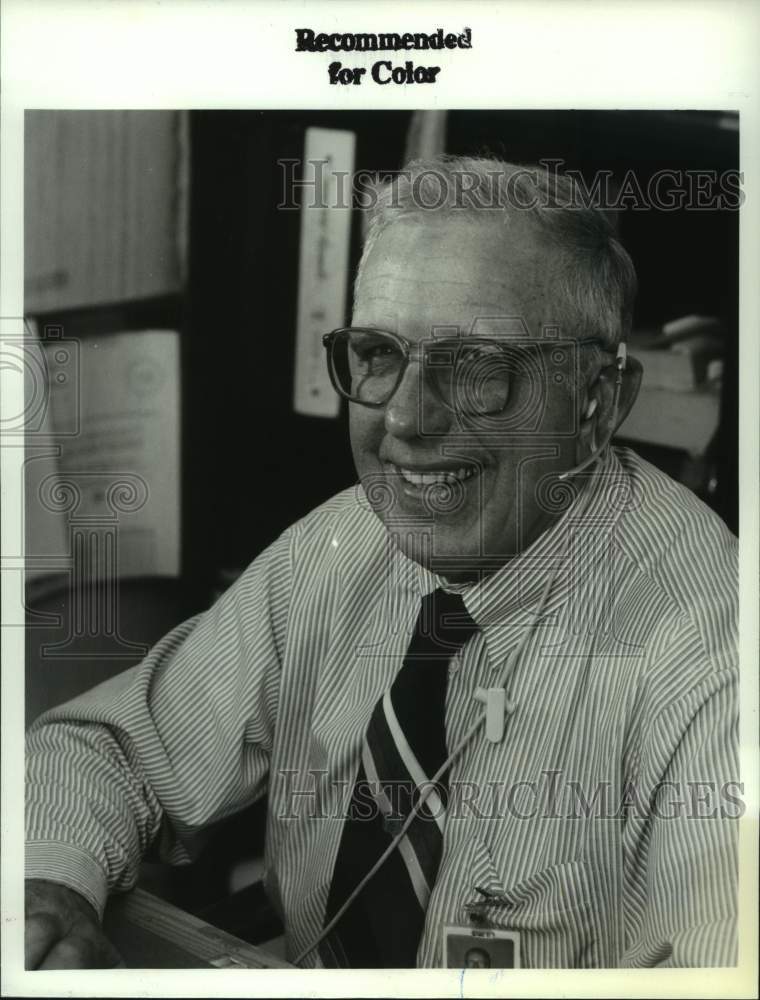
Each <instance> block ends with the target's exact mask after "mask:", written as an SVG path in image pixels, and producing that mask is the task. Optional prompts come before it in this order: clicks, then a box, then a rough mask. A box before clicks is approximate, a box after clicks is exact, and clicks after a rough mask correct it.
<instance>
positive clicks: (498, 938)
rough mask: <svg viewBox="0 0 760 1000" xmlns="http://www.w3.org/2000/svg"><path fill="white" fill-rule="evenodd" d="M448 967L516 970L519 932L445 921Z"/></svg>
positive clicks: (444, 935) (445, 950)
mask: <svg viewBox="0 0 760 1000" xmlns="http://www.w3.org/2000/svg"><path fill="white" fill-rule="evenodd" d="M442 954H443V958H444V963H445V967H446V968H447V969H519V968H520V933H519V931H502V930H497V929H496V928H495V927H473V926H472V925H471V924H470V925H469V926H468V925H466V924H444V927H443V952H442Z"/></svg>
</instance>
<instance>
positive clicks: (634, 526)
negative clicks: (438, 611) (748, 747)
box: [27, 449, 742, 968]
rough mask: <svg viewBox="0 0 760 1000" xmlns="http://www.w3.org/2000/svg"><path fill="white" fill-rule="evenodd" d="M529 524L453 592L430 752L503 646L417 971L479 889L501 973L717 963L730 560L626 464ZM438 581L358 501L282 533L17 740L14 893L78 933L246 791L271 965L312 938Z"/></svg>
mask: <svg viewBox="0 0 760 1000" xmlns="http://www.w3.org/2000/svg"><path fill="white" fill-rule="evenodd" d="M573 493H574V494H575V495H574V496H573ZM551 502H553V503H556V504H557V507H558V510H559V509H560V508H561V507H562V506H563V505H564V506H565V507H566V509H564V512H561V513H559V516H558V518H557V519H556V520H555V521H554V524H553V525H552V527H550V528H549V529H548V530H547V531H545V532H544V534H542V535H541V536H540V537H539V538H538V539H537V540H536V541H535V542H534V543H533V544H531V545H530V546H529V547H528V548H526V549H525V550H524V551H523V552H522V553H520V554H519V555H516V556H515V557H514V558H513V559H511V560H510V561H509V563H508V564H507V565H505V566H504V567H503V568H502V569H501V570H500V571H499V572H498V573H496V574H493V575H491V576H490V577H486V578H484V579H483V580H482V581H479V582H477V583H474V584H472V585H470V586H468V587H464V588H459V589H461V590H462V592H463V596H464V600H465V604H466V607H467V609H468V611H469V612H470V614H471V615H472V617H473V618H474V620H475V621H476V622H477V624H478V625H479V626H480V627H479V630H478V632H477V634H476V635H475V636H474V637H473V639H472V640H471V641H470V642H469V643H468V644H467V645H466V646H465V647H464V649H463V650H462V652H461V653H460V654H459V655H458V656H457V657H456V658H455V659H454V661H453V662H452V663H451V665H450V667H449V679H448V688H447V695H446V736H447V741H448V745H449V747H453V746H454V745H455V744H456V743H457V742H458V740H459V739H460V738H461V737H462V734H463V733H464V732H466V730H467V729H468V728H469V727H470V726H471V725H472V723H473V720H474V719H475V718H476V713H479V712H482V711H483V706H482V704H481V703H480V702H478V701H477V700H475V698H474V693H475V690H476V688H478V687H484V688H488V687H489V683H490V684H491V685H492V684H493V683H494V680H495V678H496V677H497V676H498V675H499V674H500V672H501V670H502V667H503V665H504V663H505V660H506V659H507V657H508V656H509V654H510V651H511V650H512V649H513V648H514V647H515V645H516V644H517V643H518V641H519V640H520V639H521V638H524V637H525V636H524V633H525V630H526V629H529V630H530V635H529V636H528V637H527V641H526V642H525V644H524V648H523V649H522V652H521V655H520V657H519V660H518V662H516V664H515V666H514V669H513V671H512V673H511V676H510V680H509V689H508V713H509V714H508V717H507V721H506V726H505V732H504V735H503V738H502V740H501V741H500V742H491V741H489V740H488V739H487V738H486V736H485V733H484V730H483V729H481V730H480V732H479V734H478V735H477V737H476V738H475V739H474V740H473V741H472V742H471V743H470V744H469V745H468V746H467V748H466V749H465V751H464V752H463V753H462V755H461V756H460V758H459V759H458V760H457V761H456V762H455V764H454V765H453V767H452V769H451V772H450V779H449V780H450V788H451V791H450V796H449V804H448V809H447V813H446V821H445V830H444V843H443V854H442V858H441V863H440V868H439V870H438V876H437V880H436V884H435V887H434V890H433V892H432V895H431V897H430V902H429V906H428V910H427V914H426V920H425V927H424V931H423V934H422V937H421V940H420V943H419V948H418V952H417V964H418V965H419V966H421V967H436V966H442V965H445V961H446V959H445V955H444V953H443V947H442V934H443V927H444V925H447V924H464V923H466V922H467V915H466V911H465V907H466V905H467V904H468V903H473V902H476V901H482V899H483V895H482V893H481V892H479V891H478V890H482V891H483V892H485V893H486V894H487V905H486V907H485V916H486V918H487V920H488V921H489V923H490V924H491V925H492V926H493V927H495V928H503V929H507V930H513V931H518V932H519V933H520V935H521V955H522V964H523V966H527V967H534V968H546V967H557V966H560V967H613V966H652V965H675V966H692V965H728V964H733V963H735V961H736V955H735V949H736V940H735V923H734V921H735V908H736V899H735V897H736V881H737V873H736V839H737V837H736V835H737V817H738V816H739V815H740V813H741V812H742V803H741V799H740V786H739V784H738V778H739V775H738V763H737V756H738V754H737V749H738V748H737V744H738V735H737V705H736V682H737V637H736V613H737V603H738V602H737V591H738V579H737V545H736V539H735V538H734V536H733V535H732V534H731V533H730V532H729V531H728V530H727V529H726V528H725V526H724V525H723V523H722V522H721V521H720V520H719V519H718V518H717V517H716V516H715V515H714V514H713V513H712V512H710V511H709V510H708V509H707V508H706V507H705V506H704V505H703V504H702V503H701V502H700V501H699V500H698V499H697V498H695V497H694V496H693V495H692V494H691V493H690V492H689V491H688V490H686V489H685V488H683V487H681V486H679V485H678V484H676V483H674V482H673V481H672V480H670V479H669V478H668V477H667V476H665V475H663V474H662V473H661V472H659V471H658V470H656V469H655V468H654V467H652V466H651V465H649V464H647V463H646V462H644V461H642V460H641V459H640V458H639V457H638V456H637V455H636V454H635V453H634V452H632V451H630V450H627V449H618V450H614V451H613V450H609V451H608V453H607V456H606V458H605V460H604V461H603V462H601V463H599V464H598V465H597V467H596V468H595V469H592V470H589V472H588V473H586V474H585V475H583V476H578V477H576V480H575V481H574V482H573V483H571V484H566V489H564V488H563V490H558V491H556V492H555V493H554V494H553V496H552V501H551ZM552 574H554V580H553V582H552V584H551V589H550V591H549V595H548V599H547V601H546V605H545V607H544V611H543V613H542V615H541V618H540V620H539V621H535V618H536V615H535V610H536V606H537V604H538V602H539V599H540V596H541V592H542V589H543V587H544V585H545V584H546V581H547V579H549V577H550V576H551V575H552ZM440 584H441V580H440V579H439V578H437V577H436V576H435V575H434V574H432V573H430V572H428V571H427V570H425V569H423V568H422V567H421V566H419V565H417V564H416V563H414V562H411V561H410V560H408V559H407V558H406V557H404V556H403V555H402V554H401V553H400V551H399V550H398V548H397V547H396V545H395V544H394V542H393V539H392V537H391V535H390V534H389V533H388V531H387V530H386V528H385V527H384V526H383V525H382V524H381V522H380V521H379V519H378V518H377V517H376V516H375V514H374V513H373V512H372V511H371V509H370V507H369V505H368V503H367V500H366V498H365V496H364V494H363V492H362V490H361V489H360V488H359V487H354V488H352V489H350V490H347V491H345V492H343V493H341V494H339V495H338V496H336V497H334V498H333V499H332V500H330V501H328V502H327V503H325V504H323V505H322V506H321V507H319V508H318V509H316V510H315V511H313V512H312V513H311V514H309V515H308V516H307V517H305V518H304V519H303V520H301V521H299V522H298V523H297V524H295V525H293V526H292V527H291V528H290V529H288V530H287V531H286V532H284V534H283V535H281V536H280V538H279V539H278V540H277V541H275V542H274V543H273V544H272V545H271V546H270V547H269V548H268V549H267V550H266V551H265V552H264V553H263V554H262V555H260V556H259V557H258V558H257V559H256V560H255V561H254V562H253V563H252V564H251V565H250V566H249V567H248V569H247V570H246V571H245V573H244V574H243V575H242V577H241V578H240V579H239V580H238V581H237V583H236V584H235V585H234V586H233V587H231V588H230V589H229V590H228V591H227V592H226V593H225V594H224V595H223V596H222V597H221V599H220V600H219V601H217V603H216V604H215V605H214V606H213V607H211V608H210V609H209V610H208V611H206V612H205V613H203V614H201V615H198V616H197V617H195V618H193V619H191V620H190V621H188V622H186V623H184V624H182V625H180V626H179V627H178V628H176V629H174V630H173V631H172V632H171V633H170V634H169V635H167V636H166V637H165V638H164V639H163V640H161V641H160V642H159V643H158V644H157V645H156V646H155V647H154V648H153V650H152V651H151V652H150V653H149V655H148V656H147V657H146V658H145V660H144V661H143V662H142V663H140V664H139V665H137V666H136V667H134V668H132V669H130V670H127V671H125V672H124V673H123V674H121V675H119V676H118V677H116V678H114V679H113V680H110V681H107V682H105V683H104V684H101V685H99V686H98V687H96V688H95V689H93V690H92V691H90V692H88V693H86V694H85V695H83V696H81V697H78V698H77V699H75V700H73V701H71V702H68V703H66V704H64V705H62V706H60V707H57V708H55V709H53V710H51V711H50V712H48V713H46V715H45V716H43V717H42V718H41V719H40V720H38V721H37V722H36V723H35V724H34V726H33V727H32V729H31V730H30V734H29V737H28V746H27V768H28V777H27V803H28V808H27V816H28V843H27V875H28V876H30V877H37V878H48V879H52V880H54V881H59V882H63V883H65V884H67V885H69V886H70V887H72V888H74V889H76V890H77V891H79V892H81V893H82V894H83V895H84V896H85V897H86V898H87V899H89V900H90V901H91V902H92V903H93V904H94V905H95V907H96V908H97V909H98V910H99V911H101V912H102V909H103V906H104V902H105V898H106V895H107V893H108V892H111V891H118V890H124V889H127V888H129V887H130V886H132V885H133V884H134V881H135V879H136V877H137V873H138V866H139V861H140V858H141V857H142V855H143V854H144V852H145V851H146V850H147V848H148V847H149V846H150V845H152V844H153V845H157V846H159V847H160V850H161V853H162V856H163V857H164V858H165V859H167V860H169V861H171V862H174V863H182V862H184V861H187V860H189V859H190V857H191V856H192V851H193V844H194V843H195V842H196V841H197V836H198V834H199V831H201V830H202V829H203V828H205V827H207V826H209V824H212V823H213V822H215V821H217V820H220V819H222V818H224V817H226V816H228V815H230V814H232V813H234V812H236V811H238V810H240V809H242V808H244V807H245V806H247V805H249V804H250V803H252V802H253V801H254V800H256V799H257V798H259V797H260V796H262V795H264V794H266V793H268V796H269V800H268V818H267V838H266V857H265V867H266V873H267V874H266V885H267V889H268V892H269V895H270V898H271V899H272V901H273V903H274V904H275V905H276V906H277V907H278V909H279V910H280V912H281V915H282V917H283V920H284V924H285V928H286V943H287V949H288V954H289V956H290V957H291V958H293V957H294V956H295V955H297V954H298V953H299V952H300V951H301V950H302V949H304V948H306V947H308V946H309V945H310V944H311V943H312V942H313V940H314V939H315V937H316V936H317V935H318V934H319V932H320V929H321V927H322V924H323V919H324V912H325V906H326V902H327V897H328V892H329V887H330V881H331V876H332V869H333V866H334V863H335V858H336V855H337V851H338V845H339V842H340V836H341V828H342V822H343V813H344V810H345V807H346V804H347V802H348V800H349V799H350V794H351V789H352V787H353V782H354V778H355V776H356V773H357V770H358V766H359V758H360V754H361V746H362V737H363V734H364V731H365V729H366V726H367V722H368V720H369V717H370V714H371V712H372V708H373V706H374V705H375V702H376V701H377V699H378V697H380V695H382V693H383V691H385V690H386V689H387V688H388V687H389V686H390V684H391V682H392V680H393V677H394V676H395V674H396V673H397V672H398V670H399V668H400V666H401V663H402V660H403V656H404V652H405V650H406V648H407V646H408V643H409V638H410V636H411V634H412V630H413V628H414V623H415V620H416V618H417V614H418V611H419V607H420V601H421V598H422V595H424V594H426V593H429V592H430V591H432V590H433V589H435V587H436V586H438V585H440ZM360 874H361V873H357V880H358V876H359V875H360ZM379 877H382V876H381V875H380V876H379ZM390 932H392V928H391V929H390ZM318 963H319V959H318V957H317V951H316V950H312V951H311V952H309V954H308V955H307V956H306V957H305V959H304V960H303V964H304V965H305V966H307V967H308V966H312V967H313V966H316V965H318Z"/></svg>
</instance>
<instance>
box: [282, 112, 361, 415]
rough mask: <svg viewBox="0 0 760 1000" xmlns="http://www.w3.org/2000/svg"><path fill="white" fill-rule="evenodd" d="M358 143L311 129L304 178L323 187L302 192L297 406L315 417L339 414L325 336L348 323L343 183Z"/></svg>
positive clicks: (346, 193) (343, 134)
mask: <svg viewBox="0 0 760 1000" xmlns="http://www.w3.org/2000/svg"><path fill="white" fill-rule="evenodd" d="M354 144H355V135H354V133H353V132H347V131H342V130H339V129H323V128H309V129H306V141H305V147H304V175H305V176H304V178H303V180H304V181H306V182H307V183H308V182H312V181H313V182H315V183H317V182H318V181H321V187H317V189H316V191H315V189H314V188H310V187H305V188H302V198H303V201H302V207H301V250H300V259H299V265H298V319H297V326H296V360H295V378H294V387H293V407H294V409H295V411H296V413H301V414H303V415H305V416H310V417H337V416H338V413H339V412H340V397H339V396H338V394H337V393H336V392H335V390H334V389H333V387H332V384H331V382H330V377H329V374H328V371H327V365H326V363H325V349H324V347H323V346H322V335H323V334H325V333H327V332H329V331H330V330H334V329H335V328H336V327H339V326H343V325H344V323H345V302H346V288H347V284H348V251H349V243H350V239H351V209H350V207H348V206H349V204H350V190H349V189H348V186H347V185H346V186H345V189H344V188H343V186H341V185H342V183H345V178H346V177H349V176H350V175H351V173H352V172H353V168H354ZM320 161H326V162H324V163H322V164H321V165H320V166H315V164H317V163H319V162H320ZM339 174H342V181H341V178H340V176H339Z"/></svg>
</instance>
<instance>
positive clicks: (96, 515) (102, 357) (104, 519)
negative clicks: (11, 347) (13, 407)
mask: <svg viewBox="0 0 760 1000" xmlns="http://www.w3.org/2000/svg"><path fill="white" fill-rule="evenodd" d="M77 347H78V355H79V357H78V371H75V370H73V369H72V368H71V362H70V355H71V353H72V352H71V351H70V350H69V349H68V348H67V349H66V350H61V348H60V346H59V345H56V344H55V343H52V344H47V345H46V347H45V351H46V356H47V361H48V369H49V372H50V386H51V391H50V402H51V412H52V425H53V429H54V430H58V429H61V430H63V429H65V428H71V427H72V426H75V425H76V423H77V421H78V430H77V433H75V434H69V435H63V434H62V435H61V436H60V437H59V438H58V441H59V444H60V458H59V461H58V467H59V478H58V482H57V483H55V484H53V483H50V484H48V489H47V491H45V492H46V495H45V496H44V497H43V504H45V503H46V504H48V505H51V506H52V505H55V504H58V505H59V506H60V507H61V508H62V509H63V512H64V514H65V516H66V519H67V523H68V527H69V530H70V532H72V535H73V534H77V533H79V535H81V533H82V532H83V530H85V529H91V530H92V531H100V532H104V533H109V534H112V535H113V534H114V533H115V539H116V542H115V544H116V559H117V561H116V564H115V567H114V564H113V563H112V562H109V564H108V566H107V567H106V566H105V565H103V566H100V565H99V564H98V565H93V566H92V568H91V569H90V570H89V571H88V572H89V573H90V575H92V574H93V573H94V574H95V575H99V573H101V572H104V571H105V572H112V571H113V570H114V569H115V572H116V574H117V575H118V576H120V577H134V576H154V575H157V576H178V575H179V570H180V457H179V452H180V392H179V335H178V334H177V333H176V332H174V331H169V330H144V331H130V332H127V333H117V334H109V335H107V336H104V337H101V338H88V339H85V340H81V341H79V342H78V344H77ZM67 365H68V366H69V368H68V369H67ZM64 372H65V373H66V375H67V377H66V379H65V380H61V381H59V376H60V375H62V374H64ZM77 408H78V411H79V413H78V417H77V415H76V413H77ZM53 491H55V492H53ZM56 498H57V499H56Z"/></svg>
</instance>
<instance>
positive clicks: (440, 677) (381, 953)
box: [319, 590, 477, 968]
mask: <svg viewBox="0 0 760 1000" xmlns="http://www.w3.org/2000/svg"><path fill="white" fill-rule="evenodd" d="M476 629H477V625H476V624H475V622H474V621H473V620H472V618H471V617H470V616H469V614H468V613H467V609H466V608H465V606H464V602H463V601H462V598H461V597H460V596H459V595H458V594H449V593H447V592H446V591H444V590H436V591H435V592H434V593H432V594H428V595H427V596H426V597H424V598H423V600H422V607H421V608H420V613H419V616H418V618H417V624H416V626H415V630H414V635H413V636H412V640H411V642H410V644H409V648H408V650H407V652H406V656H405V657H404V661H403V664H402V666H401V669H400V671H399V673H398V674H397V675H396V678H395V680H394V681H393V684H392V685H391V687H390V689H389V690H388V691H386V692H385V694H384V695H383V696H382V697H381V698H380V699H379V701H378V702H377V704H376V705H375V708H374V709H373V712H372V716H371V717H370V721H369V725H368V727H367V732H366V735H365V737H364V742H363V746H362V760H361V765H360V767H359V773H358V775H357V778H356V782H355V784H354V788H353V794H352V798H351V803H350V806H349V813H348V818H347V819H346V821H345V824H344V827H343V833H342V836H341V842H340V846H339V848H338V855H337V860H336V862H335V869H334V873H333V880H332V883H331V886H330V894H329V897H328V901H327V911H326V916H325V924H327V922H328V921H329V920H331V919H332V918H333V917H334V916H335V914H336V913H337V912H338V910H339V909H340V908H341V906H343V904H344V903H345V901H346V900H347V899H348V897H349V896H350V895H351V893H352V891H353V890H354V889H355V888H356V886H357V885H358V884H359V882H360V881H361V880H362V878H363V877H364V876H365V875H366V874H367V872H368V871H369V870H370V868H371V867H372V865H373V864H374V863H375V862H376V861H377V859H378V858H379V857H380V855H381V854H382V853H383V851H385V850H386V849H387V847H388V845H389V844H390V842H391V840H392V839H393V837H394V836H395V835H396V834H397V833H398V832H399V829H400V826H401V825H402V824H403V821H404V819H405V818H406V817H407V816H408V815H409V812H410V810H411V809H412V807H413V805H414V804H415V803H416V801H417V799H418V797H419V796H418V791H417V789H418V788H419V786H420V785H421V784H423V783H425V787H429V784H430V779H431V778H432V777H433V775H434V774H435V773H436V771H437V770H438V769H439V767H440V766H441V765H442V764H443V763H444V761H445V760H446V758H447V756H448V750H447V747H446V732H445V708H446V682H447V675H448V665H449V662H450V661H451V659H452V657H453V656H454V655H455V654H456V653H457V652H459V650H460V649H461V648H462V646H464V644H465V643H466V642H467V640H468V639H469V638H470V637H471V636H472V634H473V633H474V632H475V630H476ZM447 798H448V775H447V774H446V773H444V774H443V775H442V776H441V778H439V779H438V781H437V782H436V787H435V790H434V791H433V793H432V794H431V795H430V796H429V797H427V798H426V799H425V801H424V803H423V805H422V807H421V809H420V812H419V813H418V815H417V816H416V817H415V818H414V820H413V821H412V823H411V825H410V827H409V829H408V830H407V832H406V834H405V835H404V837H403V838H402V840H401V841H400V842H399V844H398V846H397V847H396V849H395V850H394V851H393V852H392V853H391V855H390V856H389V857H388V858H387V860H386V861H385V862H384V863H383V865H382V867H381V868H380V869H379V871H378V872H377V873H376V874H375V875H373V877H372V878H371V879H370V880H369V882H368V883H367V884H366V885H365V886H364V888H363V889H362V890H361V892H360V893H359V895H358V896H357V897H356V899H355V900H354V901H353V902H352V904H351V905H350V906H349V908H348V909H347V910H346V912H345V913H344V914H343V916H342V917H341V918H340V920H339V921H338V923H337V924H336V925H335V927H334V928H333V930H332V931H331V932H330V934H329V935H328V936H327V937H326V938H325V939H324V940H323V941H322V942H321V944H320V946H319V950H320V956H321V958H322V962H323V964H324V965H325V966H327V967H342V968H411V967H413V966H414V965H415V960H416V955H417V946H418V944H419V940H420V936H421V934H422V928H423V924H424V920H425V912H426V910H427V904H428V899H429V897H430V893H431V891H432V888H433V885H434V884H435V878H436V874H437V872H438V866H439V864H440V860H441V852H442V847H443V824H444V812H445V808H446V803H447Z"/></svg>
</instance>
